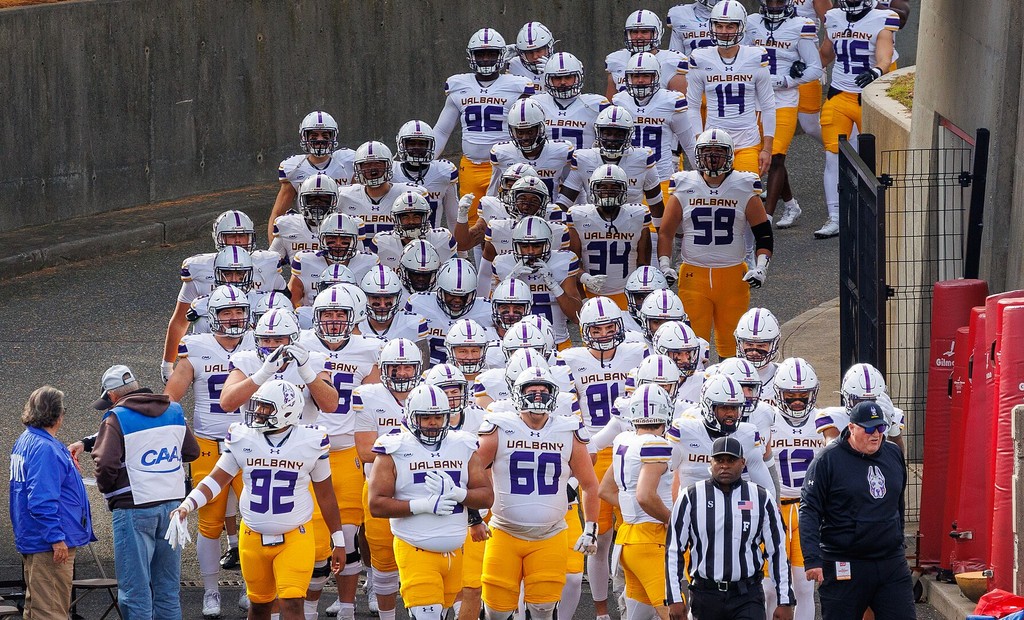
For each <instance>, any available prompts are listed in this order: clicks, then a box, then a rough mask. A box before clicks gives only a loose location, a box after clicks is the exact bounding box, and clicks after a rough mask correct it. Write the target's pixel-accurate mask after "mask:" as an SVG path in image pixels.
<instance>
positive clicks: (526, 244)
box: [512, 215, 554, 265]
mask: <svg viewBox="0 0 1024 620" xmlns="http://www.w3.org/2000/svg"><path fill="white" fill-rule="evenodd" d="M553 237H554V233H553V232H552V230H551V225H550V224H548V222H547V220H545V219H544V218H542V217H537V216H535V215H530V216H527V217H524V218H523V219H521V220H519V223H518V224H516V225H515V228H513V229H512V256H514V257H515V259H516V260H517V261H521V262H522V263H523V264H527V265H534V264H537V263H546V262H547V261H548V260H550V259H551V243H552V239H553Z"/></svg>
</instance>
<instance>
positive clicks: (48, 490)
mask: <svg viewBox="0 0 1024 620" xmlns="http://www.w3.org/2000/svg"><path fill="white" fill-rule="evenodd" d="M10 510H11V523H12V524H13V526H14V545H15V547H17V548H18V552H19V553H24V554H28V553H43V552H46V551H50V550H51V548H52V547H51V546H52V545H53V544H54V543H57V542H60V541H64V543H65V544H66V545H67V546H68V547H81V546H82V545H85V544H88V543H89V542H91V541H93V540H96V537H95V536H94V535H93V533H92V513H91V512H90V510H89V497H88V496H87V495H86V493H85V483H83V482H82V475H81V474H80V473H78V469H77V468H76V467H75V464H74V463H73V462H72V460H71V453H70V452H68V449H67V448H66V447H64V444H62V443H61V442H60V441H58V440H57V438H55V437H54V436H52V435H50V433H48V432H46V431H45V430H43V429H41V428H35V427H28V428H26V429H25V432H24V433H22V434H21V436H20V437H18V440H17V441H16V442H14V449H13V450H12V451H11V480H10Z"/></svg>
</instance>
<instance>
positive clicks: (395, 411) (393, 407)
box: [352, 383, 405, 437]
mask: <svg viewBox="0 0 1024 620" xmlns="http://www.w3.org/2000/svg"><path fill="white" fill-rule="evenodd" d="M404 406H405V402H404V401H401V402H400V401H399V400H398V399H397V398H395V395H394V394H393V393H392V392H391V390H389V389H388V388H387V386H385V385H384V384H383V383H367V384H366V385H360V386H359V387H357V388H356V389H354V390H353V391H352V411H354V412H355V414H356V427H355V432H357V433H360V432H368V433H377V436H378V437H380V436H383V435H387V434H390V433H397V432H398V431H400V430H401V429H402V420H403V418H404V417H405V414H404V413H403V410H402V408H403V407H404Z"/></svg>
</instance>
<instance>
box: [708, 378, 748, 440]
mask: <svg viewBox="0 0 1024 620" xmlns="http://www.w3.org/2000/svg"><path fill="white" fill-rule="evenodd" d="M743 402H744V398H743V390H742V388H741V387H740V386H739V385H738V384H737V383H736V382H735V381H733V380H732V379H731V378H729V377H728V376H726V375H713V376H711V377H710V378H709V379H708V380H707V381H706V382H705V383H704V386H703V387H702V388H701V397H700V413H701V416H702V417H703V419H704V425H705V426H707V427H708V428H709V429H711V430H713V431H716V432H719V433H733V432H735V431H736V429H737V428H738V425H739V423H740V410H741V409H742V407H743Z"/></svg>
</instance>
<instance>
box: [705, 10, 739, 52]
mask: <svg viewBox="0 0 1024 620" xmlns="http://www.w3.org/2000/svg"><path fill="white" fill-rule="evenodd" d="M708 24H709V27H710V30H711V39H712V40H714V42H715V44H716V45H718V47H735V46H737V45H739V44H740V42H741V41H742V40H743V32H744V31H745V30H746V29H747V9H745V8H743V5H742V4H740V3H739V2H738V0H722V1H721V2H719V3H718V4H716V5H715V8H713V9H711V18H710V19H709V20H708ZM728 24H735V25H736V28H735V30H733V29H731V28H728ZM726 28H728V31H727V30H726Z"/></svg>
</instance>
